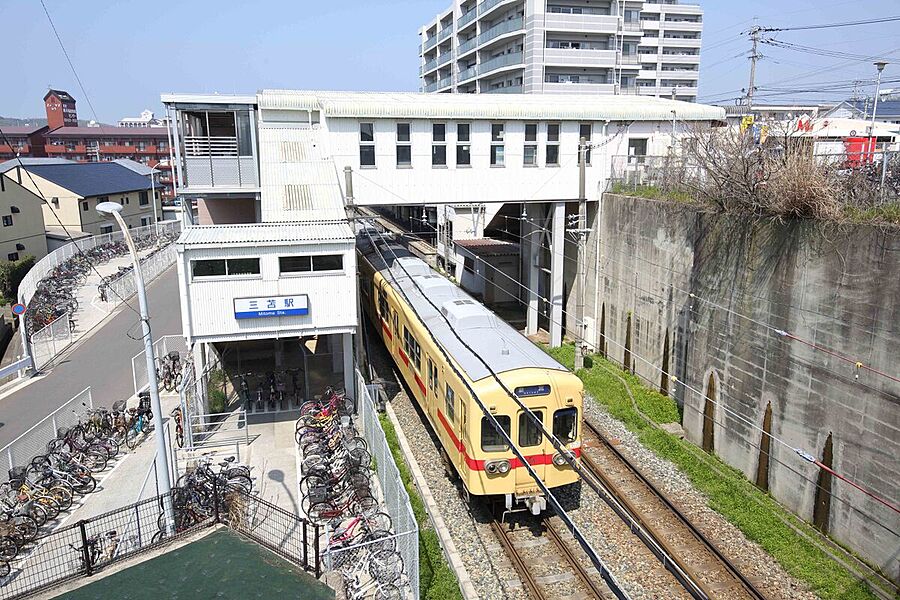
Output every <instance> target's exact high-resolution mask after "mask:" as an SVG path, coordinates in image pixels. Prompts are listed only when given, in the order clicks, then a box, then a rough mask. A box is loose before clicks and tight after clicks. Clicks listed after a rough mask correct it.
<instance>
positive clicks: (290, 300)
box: [234, 294, 309, 319]
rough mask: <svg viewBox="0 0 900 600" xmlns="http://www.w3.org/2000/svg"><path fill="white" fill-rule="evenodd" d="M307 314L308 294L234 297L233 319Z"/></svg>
mask: <svg viewBox="0 0 900 600" xmlns="http://www.w3.org/2000/svg"><path fill="white" fill-rule="evenodd" d="M308 314H309V296H307V295H306V294H298V295H296V296H265V297H261V298H235V299H234V318H235V319H258V318H263V317H293V316H297V315H308Z"/></svg>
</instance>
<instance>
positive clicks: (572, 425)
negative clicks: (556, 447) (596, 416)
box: [553, 408, 578, 444]
mask: <svg viewBox="0 0 900 600" xmlns="http://www.w3.org/2000/svg"><path fill="white" fill-rule="evenodd" d="M553 435H554V436H555V437H556V439H558V440H559V441H560V442H562V443H563V444H571V443H572V442H574V441H575V440H576V439H578V409H577V408H561V409H559V410H558V411H556V412H555V413H553Z"/></svg>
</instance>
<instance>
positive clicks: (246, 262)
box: [191, 258, 259, 277]
mask: <svg viewBox="0 0 900 600" xmlns="http://www.w3.org/2000/svg"><path fill="white" fill-rule="evenodd" d="M191 273H192V274H193V275H194V277H222V276H229V275H259V259H258V258H218V259H212V260H192V261H191Z"/></svg>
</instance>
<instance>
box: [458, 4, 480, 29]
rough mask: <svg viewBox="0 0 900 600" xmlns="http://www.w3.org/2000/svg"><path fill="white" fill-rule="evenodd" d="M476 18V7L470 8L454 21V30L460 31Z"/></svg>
mask: <svg viewBox="0 0 900 600" xmlns="http://www.w3.org/2000/svg"><path fill="white" fill-rule="evenodd" d="M476 17H478V7H477V6H476V7H474V8H472V9H471V10H470V11H469V12H467V13H466V14H464V15H463V16H461V17H460V18H458V19H457V20H456V28H457V29H462V28H463V27H465V26H466V25H468V24H469V23H472V22H474V21H475V18H476Z"/></svg>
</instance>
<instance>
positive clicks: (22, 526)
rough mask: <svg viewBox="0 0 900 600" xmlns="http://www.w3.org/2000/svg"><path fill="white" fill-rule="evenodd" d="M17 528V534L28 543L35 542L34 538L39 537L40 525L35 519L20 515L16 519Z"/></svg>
mask: <svg viewBox="0 0 900 600" xmlns="http://www.w3.org/2000/svg"><path fill="white" fill-rule="evenodd" d="M15 527H16V532H18V534H19V535H20V536H22V539H24V540H25V541H26V542H31V541H34V538H36V537H37V534H38V524H37V521H35V520H34V519H33V518H31V517H29V516H28V515H19V516H18V517H16V518H15Z"/></svg>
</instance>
